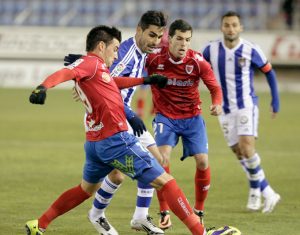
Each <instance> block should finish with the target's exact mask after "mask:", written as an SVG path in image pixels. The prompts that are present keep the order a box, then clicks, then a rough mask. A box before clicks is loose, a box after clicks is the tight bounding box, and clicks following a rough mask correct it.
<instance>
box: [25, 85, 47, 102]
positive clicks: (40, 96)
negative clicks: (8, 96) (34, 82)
mask: <svg viewBox="0 0 300 235" xmlns="http://www.w3.org/2000/svg"><path fill="white" fill-rule="evenodd" d="M46 90H47V89H46V87H44V86H43V85H39V86H38V87H37V88H35V90H34V91H32V93H31V95H30V96H29V101H30V103H32V104H44V103H45V100H46Z"/></svg>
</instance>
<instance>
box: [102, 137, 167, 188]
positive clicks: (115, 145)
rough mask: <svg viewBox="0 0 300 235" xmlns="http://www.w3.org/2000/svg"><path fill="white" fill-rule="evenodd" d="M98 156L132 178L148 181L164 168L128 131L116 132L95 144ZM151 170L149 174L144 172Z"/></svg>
mask: <svg viewBox="0 0 300 235" xmlns="http://www.w3.org/2000/svg"><path fill="white" fill-rule="evenodd" d="M96 151H97V155H98V156H99V158H102V160H103V161H104V162H105V163H106V164H108V165H110V166H111V167H113V168H115V169H118V170H120V171H121V172H123V173H124V174H125V175H127V176H129V177H131V178H133V179H141V182H143V183H146V184H148V183H150V182H152V181H153V180H154V179H155V178H156V177H158V176H159V175H161V174H162V173H163V172H164V170H163V168H162V167H161V166H160V165H159V163H158V162H157V160H156V159H155V158H154V157H153V156H152V155H151V154H150V153H149V151H148V150H147V149H146V148H144V147H143V146H142V145H141V144H140V143H139V142H138V140H137V138H136V137H135V136H133V135H131V134H129V133H128V132H121V133H117V134H115V135H114V136H112V137H110V138H108V139H105V140H104V141H101V143H100V144H99V145H98V146H97V149H96ZM145 172H151V174H145ZM142 176H143V177H142Z"/></svg>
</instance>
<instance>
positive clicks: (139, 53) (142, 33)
mask: <svg viewBox="0 0 300 235" xmlns="http://www.w3.org/2000/svg"><path fill="white" fill-rule="evenodd" d="M166 23H167V22H166V16H165V15H164V14H163V13H162V12H160V11H148V12H146V13H145V14H143V16H142V17H141V19H140V21H139V23H138V26H137V29H136V35H135V36H134V37H131V38H129V39H128V40H126V41H124V42H122V43H121V45H120V47H119V50H118V59H116V60H115V61H114V63H113V65H112V66H111V67H110V72H111V76H112V77H118V76H123V77H142V76H143V73H144V72H145V71H144V64H145V59H146V56H147V54H148V53H151V52H152V51H153V50H154V49H155V48H156V47H157V46H158V45H159V43H160V41H161V38H162V36H163V32H164V29H165V26H166ZM135 90H136V88H135V87H132V88H129V89H122V90H121V94H122V98H123V100H124V104H125V113H126V118H127V120H128V122H129V124H130V125H128V131H129V132H130V133H134V134H135V135H136V136H137V138H138V139H139V142H140V143H141V144H142V145H143V147H145V148H147V149H148V150H149V151H150V152H151V153H152V155H153V156H154V157H156V158H157V160H158V161H159V162H160V163H162V162H161V161H162V157H161V154H160V153H159V150H158V148H157V146H156V143H155V140H154V139H153V137H152V136H151V134H150V133H149V132H148V131H147V130H146V127H145V125H144V123H143V121H142V120H141V119H140V118H139V117H138V115H136V113H134V112H133V111H132V109H131V108H130V105H131V100H132V97H133V95H134V93H135ZM123 180H124V175H123V174H122V173H121V172H120V171H118V170H113V171H112V172H111V173H110V174H109V175H108V176H107V177H106V178H105V179H104V180H103V182H102V185H101V188H100V189H99V190H98V191H97V193H96V195H95V199H94V203H93V206H92V209H91V210H90V211H89V219H90V221H91V222H92V224H93V225H94V227H95V228H96V229H97V231H99V233H100V234H103V235H108V234H110V235H116V234H118V233H117V231H116V230H115V229H114V228H113V227H112V226H111V225H110V224H109V222H108V221H107V219H106V218H105V214H104V211H105V208H106V207H107V206H108V205H109V203H110V201H111V199H112V197H113V194H114V193H115V192H116V191H117V189H118V188H119V187H120V185H121V183H122V181H123ZM153 192H154V189H153V187H151V186H150V185H145V184H143V183H141V182H138V193H137V201H136V209H135V212H134V214H133V218H132V220H131V227H132V228H133V229H136V230H144V231H145V232H147V234H164V232H163V230H161V229H160V228H158V227H156V226H155V225H154V224H153V223H152V221H151V218H150V216H148V210H149V206H150V203H151V199H152V196H153ZM106 227H107V228H108V229H107V228H106Z"/></svg>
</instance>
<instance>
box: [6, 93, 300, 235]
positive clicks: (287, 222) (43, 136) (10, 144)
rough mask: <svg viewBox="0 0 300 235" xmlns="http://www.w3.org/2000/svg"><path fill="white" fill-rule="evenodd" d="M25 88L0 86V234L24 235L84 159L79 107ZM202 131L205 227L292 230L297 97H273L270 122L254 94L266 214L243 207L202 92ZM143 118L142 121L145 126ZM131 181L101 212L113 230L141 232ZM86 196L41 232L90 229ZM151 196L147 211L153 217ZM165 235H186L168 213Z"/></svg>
mask: <svg viewBox="0 0 300 235" xmlns="http://www.w3.org/2000/svg"><path fill="white" fill-rule="evenodd" d="M30 90H31V89H0V108H1V111H0V112H1V115H0V185H1V187H0V190H1V191H0V234H3V235H4V234H5V235H19V234H25V230H24V224H25V222H26V221H27V220H31V219H34V218H37V217H39V216H40V215H41V214H42V212H43V211H44V210H46V209H47V207H48V206H49V205H50V203H52V202H53V201H54V200H55V199H56V198H57V196H58V195H59V194H60V193H62V192H63V191H65V190H66V189H68V188H70V187H73V186H75V185H77V184H79V182H80V180H81V176H82V165H83V162H84V151H83V143H84V140H85V136H84V129H83V112H84V110H83V106H82V105H81V104H79V103H75V102H74V101H73V100H72V95H71V91H70V90H60V89H53V90H51V91H49V92H48V97H47V100H46V105H44V106H40V105H31V104H30V103H29V102H28V96H29V94H30ZM202 93H203V96H202V99H203V100H204V102H203V112H204V117H205V120H206V123H207V129H208V136H209V147H210V152H209V159H210V165H211V169H212V181H211V189H210V192H209V196H208V199H207V202H206V216H205V223H206V226H207V227H210V226H216V227H220V226H222V225H232V226H236V227H237V228H239V229H240V230H241V231H242V232H243V234H244V235H260V234H264V235H281V234H290V235H299V234H300V222H299V221H300V220H299V217H300V183H299V182H300V170H299V168H300V153H299V149H298V147H299V146H300V141H299V140H300V137H299V134H300V121H299V116H300V109H299V103H298V102H299V100H300V94H291V93H282V94H281V101H282V102H281V113H280V114H279V115H278V117H277V118H276V119H275V120H271V119H270V114H269V101H270V98H269V95H268V94H264V93H260V94H259V96H260V128H259V139H258V141H257V151H258V153H259V154H260V155H261V157H262V166H263V168H264V170H265V173H266V176H267V178H268V180H269V182H270V183H271V185H272V186H273V188H274V189H275V190H276V191H278V192H279V193H280V195H281V197H282V201H281V202H280V204H279V205H278V206H277V207H276V209H275V211H274V212H273V213H272V214H268V215H265V214H262V213H260V212H258V213H250V212H247V211H246V210H245V206H246V201H247V196H248V185H247V181H246V177H245V174H244V172H243V171H242V169H241V167H240V166H239V164H238V162H237V161H236V160H235V158H234V157H233V154H232V153H231V152H230V150H229V149H228V147H227V146H226V143H225V140H224V138H223V135H222V133H221V130H220V127H219V124H218V122H217V119H216V118H215V117H212V116H209V115H208V106H209V104H210V100H209V97H208V94H207V93H206V92H202ZM150 125H151V118H150V117H149V118H148V119H147V126H148V128H149V129H151V126H150ZM181 151H182V150H181V144H179V146H178V147H176V148H175V149H174V152H173V156H172V160H171V168H172V174H173V175H174V177H175V178H176V179H177V181H178V183H179V185H180V186H181V187H182V188H183V190H184V191H185V193H186V195H187V197H188V199H189V201H190V203H191V204H193V202H194V194H193V192H194V190H193V174H194V168H195V164H194V160H193V159H192V158H189V159H187V160H185V161H184V162H181V161H180V160H179V158H180V156H181ZM135 196H136V183H135V182H132V180H130V179H126V181H125V183H124V184H123V185H122V187H121V188H120V190H119V191H118V192H117V194H116V195H115V197H114V199H113V200H112V203H111V205H110V206H109V208H108V210H107V213H106V214H107V216H108V218H109V220H110V222H111V223H112V224H113V225H114V226H115V227H116V228H117V229H118V231H119V233H120V234H121V235H129V234H137V235H138V234H143V233H142V232H139V233H138V232H135V231H133V230H131V229H130V226H129V222H130V219H131V216H132V213H133V211H134V207H135ZM91 203H92V199H89V200H87V201H86V202H85V203H83V204H82V205H80V206H79V207H77V208H76V209H74V210H73V211H71V212H69V213H67V214H65V215H63V216H62V217H59V218H58V219H56V220H55V221H54V222H53V223H52V224H51V225H50V226H49V227H48V230H47V233H46V234H48V235H58V234H59V235H83V234H84V235H86V234H91V235H92V234H97V233H96V231H94V229H93V227H92V226H91V224H90V223H89V222H88V220H87V211H88V209H89V208H90V206H91ZM157 212H158V204H157V199H156V197H154V199H153V203H152V206H151V208H150V213H151V215H152V216H153V217H154V221H155V222H157V220H158V215H157ZM172 220H173V229H171V230H168V231H166V234H170V235H171V234H173V235H181V234H189V232H188V231H187V230H186V229H185V227H184V226H183V225H182V224H181V223H180V222H179V221H178V220H177V218H175V216H172Z"/></svg>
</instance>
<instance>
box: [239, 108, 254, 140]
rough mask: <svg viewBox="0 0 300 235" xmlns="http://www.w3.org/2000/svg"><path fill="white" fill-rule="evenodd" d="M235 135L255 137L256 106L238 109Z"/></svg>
mask: <svg viewBox="0 0 300 235" xmlns="http://www.w3.org/2000/svg"><path fill="white" fill-rule="evenodd" d="M236 126H237V135H238V136H254V137H257V127H258V108H257V106H256V105H255V106H253V107H249V108H244V109H240V110H238V111H237V117H236Z"/></svg>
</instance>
